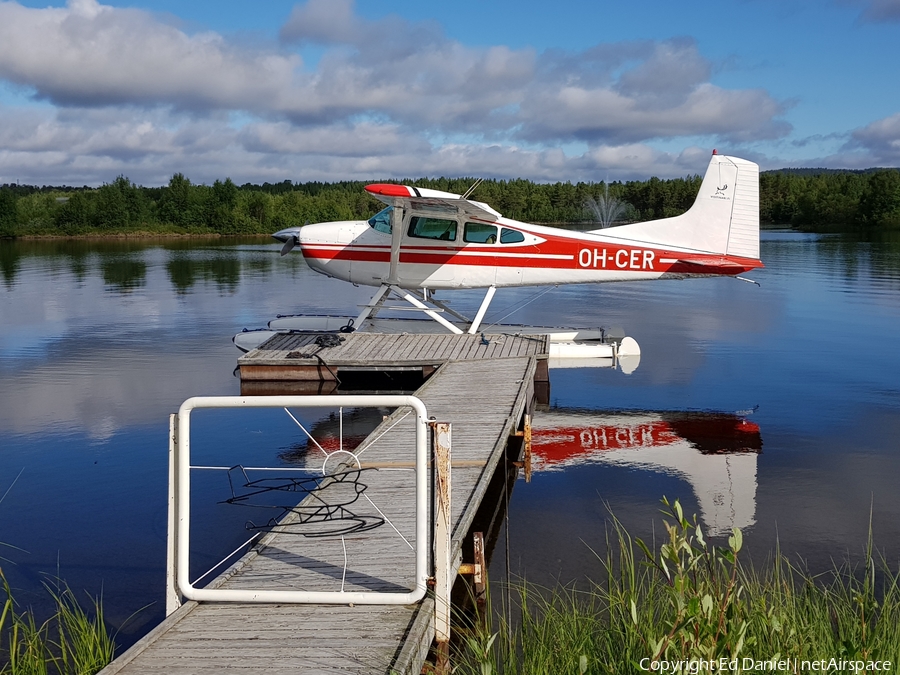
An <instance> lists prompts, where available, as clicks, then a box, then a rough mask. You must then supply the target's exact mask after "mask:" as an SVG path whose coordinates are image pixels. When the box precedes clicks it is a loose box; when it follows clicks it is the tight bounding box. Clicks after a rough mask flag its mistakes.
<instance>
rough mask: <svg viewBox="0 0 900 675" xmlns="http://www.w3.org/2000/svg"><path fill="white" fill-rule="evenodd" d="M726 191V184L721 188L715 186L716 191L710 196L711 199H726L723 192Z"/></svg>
mask: <svg viewBox="0 0 900 675" xmlns="http://www.w3.org/2000/svg"><path fill="white" fill-rule="evenodd" d="M727 189H728V183H725V185H723V186H722V187H719V186H716V191H715V193H714V194H712V195H710V196H711V197H712V198H713V199H728V197H727V196H726V195H725V190H727Z"/></svg>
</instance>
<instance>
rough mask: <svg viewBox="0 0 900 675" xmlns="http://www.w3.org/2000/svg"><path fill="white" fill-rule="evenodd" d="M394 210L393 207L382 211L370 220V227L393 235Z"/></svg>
mask: <svg viewBox="0 0 900 675" xmlns="http://www.w3.org/2000/svg"><path fill="white" fill-rule="evenodd" d="M393 210H394V207H393V206H389V207H387V208H386V209H382V210H381V211H379V212H378V213H376V214H375V215H374V216H372V217H371V218H369V225H370V226H371V227H372V228H373V229H375V230H377V231H378V232H384V233H385V234H390V233H391V211H393Z"/></svg>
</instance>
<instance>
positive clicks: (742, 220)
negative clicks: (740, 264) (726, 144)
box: [593, 154, 759, 259]
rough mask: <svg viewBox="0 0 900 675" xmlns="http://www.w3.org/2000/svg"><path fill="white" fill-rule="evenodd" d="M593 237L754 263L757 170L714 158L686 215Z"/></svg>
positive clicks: (746, 164)
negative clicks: (731, 256) (601, 236)
mask: <svg viewBox="0 0 900 675" xmlns="http://www.w3.org/2000/svg"><path fill="white" fill-rule="evenodd" d="M593 233H594V234H603V235H604V237H609V238H615V239H620V238H621V239H625V240H629V241H635V242H641V243H645V244H653V245H656V246H665V247H671V248H677V249H687V250H692V251H702V252H705V253H717V254H724V255H733V256H738V257H741V258H753V259H759V166H758V165H757V164H754V163H753V162H750V161H747V160H746V159H739V158H738V157H728V156H726V155H717V154H713V156H712V159H711V160H710V162H709V167H708V168H707V169H706V175H705V176H704V177H703V183H702V184H701V185H700V192H698V193H697V199H696V200H694V204H693V206H691V208H690V209H688V211H687V212H686V213H683V214H681V215H680V216H675V217H674V218H663V219H661V220H651V221H648V222H646V223H634V224H632V225H622V226H620V227H614V228H609V229H605V230H593Z"/></svg>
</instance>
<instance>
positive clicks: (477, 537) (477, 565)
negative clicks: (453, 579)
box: [459, 532, 487, 620]
mask: <svg viewBox="0 0 900 675" xmlns="http://www.w3.org/2000/svg"><path fill="white" fill-rule="evenodd" d="M472 548H473V558H474V560H475V562H471V563H463V564H461V565H460V566H459V573H460V574H465V575H471V576H472V586H473V591H474V595H475V606H476V607H477V609H478V616H479V618H480V619H482V620H484V619H485V618H486V617H485V616H484V610H485V604H486V591H487V562H486V561H485V557H484V534H483V533H481V532H473V533H472Z"/></svg>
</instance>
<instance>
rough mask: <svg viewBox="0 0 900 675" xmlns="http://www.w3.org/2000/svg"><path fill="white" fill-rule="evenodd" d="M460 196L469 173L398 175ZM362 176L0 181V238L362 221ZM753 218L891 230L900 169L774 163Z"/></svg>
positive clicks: (680, 189)
mask: <svg viewBox="0 0 900 675" xmlns="http://www.w3.org/2000/svg"><path fill="white" fill-rule="evenodd" d="M701 180H702V179H701V177H700V176H697V175H695V176H688V177H686V178H674V179H668V180H662V179H659V178H650V179H649V180H645V181H627V182H620V181H615V182H612V183H610V184H609V185H608V186H607V185H606V184H604V183H602V182H599V183H583V182H579V183H574V184H573V183H569V182H567V183H534V182H532V181H529V180H524V179H515V180H485V181H484V182H482V183H481V184H480V185H479V186H478V188H477V190H476V191H475V193H474V194H473V196H472V198H473V199H477V200H478V201H482V202H486V203H487V204H490V205H491V206H493V207H494V208H495V209H497V210H498V211H500V212H501V213H502V214H503V215H505V216H507V217H509V218H514V219H517V220H523V221H526V222H534V223H586V222H590V221H593V220H595V217H594V215H593V214H592V213H591V211H590V209H589V208H588V206H587V205H588V204H589V203H590V201H591V200H595V201H596V200H600V199H604V198H606V199H612V198H614V199H617V200H620V201H622V202H624V203H625V204H626V210H625V213H624V216H623V217H624V219H625V220H628V221H643V220H652V219H654V218H666V217H670V216H675V215H678V214H680V213H683V212H684V211H686V210H687V209H688V208H690V206H691V204H693V202H694V198H695V197H696V195H697V191H698V190H699V188H700V183H701ZM396 182H401V183H405V184H414V185H417V186H419V187H426V188H433V189H438V190H445V191H447V192H453V193H457V194H462V193H464V192H465V191H466V190H467V189H468V188H469V187H470V186H471V185H472V183H473V182H474V179H471V178H420V179H415V180H403V181H396ZM365 185H366V183H364V182H360V181H343V182H336V183H322V182H309V183H293V182H291V181H284V182H282V183H274V184H273V183H264V184H262V185H254V184H250V183H247V184H244V185H241V186H238V185H236V184H235V183H234V182H233V181H232V180H231V179H230V178H227V179H225V180H224V181H221V180H217V181H215V182H214V183H213V184H212V185H201V184H195V183H192V182H191V181H190V180H189V179H188V178H187V177H185V176H184V175H183V174H180V173H178V174H175V175H174V176H172V178H171V180H170V181H169V183H168V185H166V186H163V187H151V188H147V187H141V186H138V185H135V184H134V183H132V182H131V181H130V180H128V179H127V178H126V177H124V176H119V177H118V178H116V179H115V180H114V181H113V182H111V183H107V184H104V185H102V186H101V187H99V188H90V187H83V188H72V187H53V186H43V187H37V186H29V185H15V184H7V185H3V186H0V236H5V237H16V236H29V235H37V236H40V235H66V236H72V235H84V234H128V233H139V232H143V233H156V234H167V233H186V234H206V233H209V234H223V235H230V234H257V233H270V232H273V231H275V230H279V229H282V228H285V227H292V226H297V225H303V224H304V223H307V222H326V221H333V220H355V219H362V218H368V217H369V216H371V215H372V214H373V213H375V212H376V211H378V210H379V209H380V208H382V207H383V205H382V204H381V202H379V201H378V200H376V199H375V198H373V197H371V196H370V195H369V194H368V193H367V192H365V190H364V189H363V188H364V187H365ZM760 219H761V220H762V222H764V223H775V224H783V225H792V226H795V227H820V226H828V225H842V226H848V227H860V228H871V227H879V228H881V227H888V228H898V227H900V170H897V169H878V170H868V171H828V170H814V169H812V170H810V169H807V170H793V171H791V170H782V171H772V172H764V173H762V174H761V175H760Z"/></svg>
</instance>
